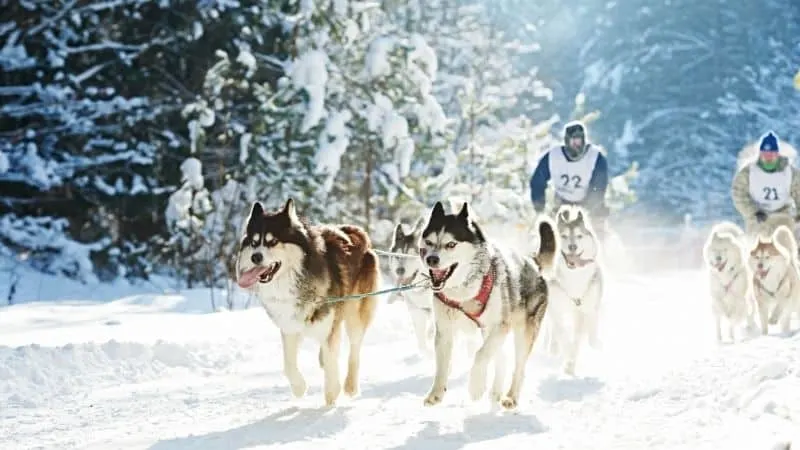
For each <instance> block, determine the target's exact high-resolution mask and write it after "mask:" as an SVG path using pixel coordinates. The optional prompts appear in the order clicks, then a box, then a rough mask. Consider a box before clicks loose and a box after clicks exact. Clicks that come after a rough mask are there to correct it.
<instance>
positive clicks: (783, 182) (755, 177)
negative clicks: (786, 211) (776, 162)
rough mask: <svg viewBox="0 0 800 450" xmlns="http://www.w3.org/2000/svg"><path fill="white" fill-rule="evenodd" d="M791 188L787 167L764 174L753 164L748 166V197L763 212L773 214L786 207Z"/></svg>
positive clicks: (790, 173) (789, 169)
mask: <svg viewBox="0 0 800 450" xmlns="http://www.w3.org/2000/svg"><path fill="white" fill-rule="evenodd" d="M791 186H792V168H791V167H789V166H786V168H784V169H783V170H781V171H780V172H764V170H762V169H761V168H760V167H758V166H757V165H755V164H753V165H751V166H750V197H751V198H752V199H753V201H754V202H756V204H757V205H758V207H759V208H761V210H762V211H764V212H768V213H770V212H775V211H777V210H779V209H781V208H783V207H784V206H786V205H788V204H789V191H790V190H791Z"/></svg>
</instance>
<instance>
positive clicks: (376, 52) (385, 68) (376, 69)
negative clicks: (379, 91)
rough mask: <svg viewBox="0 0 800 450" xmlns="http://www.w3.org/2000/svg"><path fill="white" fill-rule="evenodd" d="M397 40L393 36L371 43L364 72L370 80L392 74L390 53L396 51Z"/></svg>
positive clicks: (382, 37)
mask: <svg viewBox="0 0 800 450" xmlns="http://www.w3.org/2000/svg"><path fill="white" fill-rule="evenodd" d="M395 43H396V39H395V38H394V37H392V36H381V37H379V38H377V39H375V40H374V41H372V42H370V44H369V48H368V49H367V55H366V57H365V61H364V64H365V65H364V70H365V72H366V74H367V77H368V78H370V79H375V78H380V77H385V76H387V75H389V74H391V73H392V64H391V62H389V53H391V51H392V50H393V49H394V45H395Z"/></svg>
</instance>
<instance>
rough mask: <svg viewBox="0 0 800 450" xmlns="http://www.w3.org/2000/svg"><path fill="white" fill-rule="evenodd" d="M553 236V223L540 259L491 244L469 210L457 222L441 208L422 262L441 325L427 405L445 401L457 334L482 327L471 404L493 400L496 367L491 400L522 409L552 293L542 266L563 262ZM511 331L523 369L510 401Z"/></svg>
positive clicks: (543, 234) (545, 224)
mask: <svg viewBox="0 0 800 450" xmlns="http://www.w3.org/2000/svg"><path fill="white" fill-rule="evenodd" d="M553 228H554V227H553V225H552V224H551V222H550V221H549V220H548V219H544V220H543V221H542V222H541V223H540V224H539V226H538V230H539V234H540V245H539V247H540V248H539V253H538V255H536V257H534V256H533V255H525V254H521V253H519V252H517V251H514V250H513V249H509V248H503V247H501V246H499V245H498V244H497V243H495V242H493V241H491V240H489V239H488V238H487V236H486V235H484V233H483V231H482V230H481V227H480V226H479V225H478V223H477V221H476V220H475V218H474V217H473V215H472V214H471V213H470V210H469V205H468V204H467V203H464V204H463V206H462V207H461V210H460V211H459V212H458V213H456V214H448V213H446V212H445V209H444V206H443V205H442V203H441V202H437V203H436V204H435V205H434V207H433V209H432V210H431V213H430V216H429V217H428V220H427V223H426V224H425V227H424V228H423V230H422V234H421V236H420V257H421V259H422V262H423V263H424V264H425V267H426V269H427V271H428V276H429V277H430V282H431V287H432V289H433V296H434V300H433V313H434V320H435V323H436V333H435V338H434V351H435V355H436V373H435V376H434V379H433V385H432V386H431V389H430V392H429V393H428V395H427V397H426V398H425V405H435V404H438V403H439V402H441V401H442V399H443V398H444V393H445V391H446V390H447V382H448V378H449V375H450V365H451V360H452V355H453V341H454V336H455V334H456V333H457V332H463V331H467V332H474V330H475V329H476V327H478V328H479V329H480V331H481V334H482V335H483V344H482V345H481V347H480V348H479V349H478V350H477V351H476V352H475V357H474V362H473V365H472V369H471V370H470V377H469V393H470V397H471V398H472V399H473V400H478V399H480V398H481V397H483V395H484V394H485V392H486V378H487V366H488V364H489V362H490V361H492V360H494V368H495V373H494V381H493V384H492V389H491V394H490V395H491V399H492V401H495V402H500V404H501V405H502V406H503V407H505V408H515V407H516V406H517V402H518V401H519V394H520V390H521V388H522V382H523V379H524V376H525V364H526V362H527V360H528V356H529V355H530V352H531V349H532V348H533V344H534V342H535V341H536V338H537V336H538V334H539V329H540V326H541V323H542V318H543V317H544V314H545V311H546V309H547V304H548V287H547V283H546V282H545V280H544V278H543V277H542V275H541V271H542V266H545V267H550V266H551V265H552V263H553V259H554V256H555V254H556V245H557V244H556V242H557V241H556V237H555V234H554V231H553ZM510 330H513V331H514V338H515V340H514V342H515V345H514V348H515V354H516V361H515V362H516V364H515V367H514V374H513V376H512V379H511V386H510V388H509V389H508V391H507V393H506V394H505V395H503V382H504V378H505V357H504V355H503V351H502V345H503V343H504V342H505V340H506V337H507V336H508V333H509V331H510Z"/></svg>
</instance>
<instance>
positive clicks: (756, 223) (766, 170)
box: [731, 131, 800, 238]
mask: <svg viewBox="0 0 800 450" xmlns="http://www.w3.org/2000/svg"><path fill="white" fill-rule="evenodd" d="M779 151H780V149H779V143H778V138H777V137H776V136H775V133H774V132H772V131H770V132H768V133H767V134H765V135H764V136H762V137H761V140H760V142H759V146H758V158H756V159H754V160H753V161H750V162H748V163H746V164H745V165H743V166H742V168H741V169H739V171H738V172H737V173H736V175H734V177H733V183H732V185H731V196H732V197H733V205H734V206H735V207H736V210H737V211H738V212H739V214H741V215H742V219H743V220H744V225H745V231H746V232H747V234H748V235H750V236H751V237H752V238H755V236H756V235H757V234H759V233H760V234H762V235H764V236H770V235H771V234H772V232H773V231H775V228H777V227H778V226H779V225H786V226H788V227H789V229H790V230H792V233H794V231H795V220H796V219H795V213H793V211H792V210H793V208H794V207H797V206H800V170H798V169H797V168H796V167H794V166H792V165H791V163H790V161H789V158H787V157H786V156H783V155H781V154H780V153H779Z"/></svg>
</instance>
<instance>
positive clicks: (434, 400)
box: [424, 389, 447, 406]
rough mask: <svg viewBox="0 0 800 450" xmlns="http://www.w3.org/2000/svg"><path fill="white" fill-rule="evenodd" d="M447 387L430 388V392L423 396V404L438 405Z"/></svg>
mask: <svg viewBox="0 0 800 450" xmlns="http://www.w3.org/2000/svg"><path fill="white" fill-rule="evenodd" d="M446 390H447V389H431V392H429V393H428V396H427V397H425V402H424V405H425V406H434V405H438V404H439V403H441V402H442V399H444V393H445V391H446Z"/></svg>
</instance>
